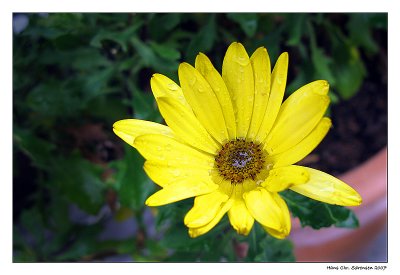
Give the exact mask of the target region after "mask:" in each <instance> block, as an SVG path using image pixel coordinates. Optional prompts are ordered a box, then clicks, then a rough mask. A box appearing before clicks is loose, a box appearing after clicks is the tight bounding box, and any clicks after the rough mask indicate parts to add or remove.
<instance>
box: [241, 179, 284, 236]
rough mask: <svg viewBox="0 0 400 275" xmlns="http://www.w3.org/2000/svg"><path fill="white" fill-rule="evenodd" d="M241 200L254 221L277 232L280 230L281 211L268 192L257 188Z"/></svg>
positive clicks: (244, 195)
mask: <svg viewBox="0 0 400 275" xmlns="http://www.w3.org/2000/svg"><path fill="white" fill-rule="evenodd" d="M243 198H244V201H245V203H246V207H247V209H248V210H249V212H250V214H251V215H252V216H253V217H254V219H256V221H258V222H259V223H261V224H262V225H263V226H267V227H270V228H275V229H277V230H280V229H281V228H282V224H281V220H282V218H281V216H282V213H281V209H280V207H279V205H278V204H277V203H276V201H275V200H274V197H273V196H272V194H271V193H270V192H269V191H267V190H265V189H264V188H261V187H259V188H257V189H255V190H253V191H250V192H247V193H244V194H243Z"/></svg>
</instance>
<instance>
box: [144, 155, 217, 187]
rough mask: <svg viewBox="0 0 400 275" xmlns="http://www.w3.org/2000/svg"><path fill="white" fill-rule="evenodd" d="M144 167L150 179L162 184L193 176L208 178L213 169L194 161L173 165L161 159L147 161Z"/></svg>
mask: <svg viewBox="0 0 400 275" xmlns="http://www.w3.org/2000/svg"><path fill="white" fill-rule="evenodd" d="M143 168H144V171H145V172H146V174H147V175H148V176H149V177H150V179H151V180H152V181H154V182H155V183H157V184H158V185H160V186H166V185H169V184H171V183H174V182H176V181H180V180H186V179H190V178H193V177H201V178H208V177H210V172H209V171H210V170H211V169H212V168H211V167H210V168H209V169H207V168H204V167H199V166H197V165H196V164H193V163H187V164H186V165H183V164H180V165H177V166H172V165H168V164H166V163H165V162H159V161H146V162H145V163H144V166H143Z"/></svg>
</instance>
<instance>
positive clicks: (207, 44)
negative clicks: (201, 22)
mask: <svg viewBox="0 0 400 275" xmlns="http://www.w3.org/2000/svg"><path fill="white" fill-rule="evenodd" d="M215 29H216V23H215V15H210V17H209V19H208V23H207V24H206V25H205V26H204V27H203V28H201V29H200V30H199V31H198V32H197V34H196V35H195V36H193V38H192V40H191V41H190V43H189V46H188V48H187V50H186V58H187V61H188V62H193V61H194V58H195V56H196V55H197V54H198V53H199V52H206V51H209V50H210V49H211V48H212V46H213V45H214V41H215V39H216V30H215Z"/></svg>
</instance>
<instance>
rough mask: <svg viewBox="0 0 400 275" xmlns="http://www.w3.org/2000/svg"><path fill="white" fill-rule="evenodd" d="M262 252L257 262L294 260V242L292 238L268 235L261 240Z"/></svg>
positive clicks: (255, 259)
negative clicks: (278, 237) (282, 238)
mask: <svg viewBox="0 0 400 275" xmlns="http://www.w3.org/2000/svg"><path fill="white" fill-rule="evenodd" d="M259 246H260V248H261V251H262V252H261V253H260V254H258V255H257V256H256V257H255V258H254V261H255V262H294V261H295V257H294V254H293V244H292V242H291V241H290V240H288V239H285V240H279V239H276V238H274V237H272V236H269V235H266V236H265V237H264V238H263V239H262V240H261V241H260V242H259Z"/></svg>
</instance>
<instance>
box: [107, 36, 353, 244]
mask: <svg viewBox="0 0 400 275" xmlns="http://www.w3.org/2000/svg"><path fill="white" fill-rule="evenodd" d="M287 69H288V54H287V53H283V54H281V55H280V56H279V58H278V61H277V62H276V65H275V67H274V69H273V70H272V73H271V67H270V59H269V56H268V53H267V50H266V49H265V48H263V47H261V48H258V49H257V50H256V51H255V52H254V53H253V54H252V56H251V57H250V58H249V56H248V55H247V53H246V50H245V49H244V47H243V46H242V44H240V43H232V44H231V45H230V46H229V48H228V50H227V52H226V55H225V58H224V61H223V65H222V76H221V75H220V74H219V73H218V72H217V70H216V69H215V68H214V66H213V65H212V63H211V62H210V60H209V59H208V58H207V57H206V56H205V55H204V54H202V53H200V54H199V55H198V56H197V58H196V61H195V67H192V66H191V65H189V64H188V63H182V64H181V65H180V66H179V70H178V73H179V82H180V86H178V85H177V84H176V83H175V82H174V81H172V80H171V79H169V78H167V77H166V76H163V75H161V74H155V75H153V77H152V78H151V89H152V91H153V94H154V97H155V99H156V101H157V104H158V108H159V110H160V112H161V114H162V116H163V117H164V119H165V121H166V124H167V125H168V126H165V125H161V124H158V123H154V122H150V121H144V120H137V119H125V120H120V121H118V122H116V123H115V124H114V132H115V134H117V135H118V136H119V137H120V138H122V139H123V140H124V141H125V142H127V143H128V144H130V145H132V146H133V147H135V148H136V149H137V150H138V151H139V152H140V153H141V154H142V155H143V157H144V158H145V159H146V162H145V164H144V169H145V171H146V173H147V175H148V176H149V177H150V178H151V179H152V180H153V181H154V182H155V183H157V184H158V185H160V186H161V187H162V189H161V190H159V191H157V192H156V193H155V194H153V195H152V196H150V197H149V198H148V199H147V201H146V204H147V205H149V206H159V205H164V204H168V203H172V202H176V201H179V200H183V199H186V198H190V197H195V199H194V206H193V208H192V209H191V210H190V211H189V212H188V213H187V214H186V216H185V218H184V223H185V225H186V226H187V227H188V228H189V235H190V236H191V237H197V236H199V235H202V234H205V233H206V232H208V231H209V230H211V229H212V228H213V227H214V226H215V225H216V224H217V223H218V222H219V221H220V220H221V218H222V217H223V216H224V215H225V214H226V213H227V214H228V217H229V221H230V223H231V225H232V227H233V228H234V229H235V230H236V231H237V232H238V233H240V234H243V235H247V234H248V233H249V232H250V230H251V228H252V226H253V224H254V220H256V221H257V222H259V223H260V224H261V225H262V226H263V228H264V229H265V230H266V231H267V232H268V233H269V234H271V235H272V236H274V237H276V238H284V237H286V236H287V235H288V234H289V232H290V228H291V221H290V214H289V210H288V207H287V205H286V203H285V201H284V200H283V199H282V198H281V197H280V195H279V192H281V191H283V190H285V189H291V190H293V191H295V192H297V193H300V194H302V195H304V196H307V197H309V198H312V199H315V200H318V201H322V202H325V203H330V204H337V205H343V206H354V205H359V204H360V203H361V197H360V195H359V194H358V193H357V192H356V191H355V190H354V189H352V188H351V187H350V186H348V185H347V184H345V183H344V182H342V181H340V180H339V179H337V178H335V177H333V176H331V175H328V174H326V173H323V172H321V171H318V170H315V169H312V168H307V167H303V166H297V165H293V164H294V163H296V162H298V161H300V160H301V159H303V158H304V157H305V156H307V155H308V154H309V153H310V152H311V151H312V150H313V149H314V148H315V147H316V146H317V145H318V144H319V143H320V142H321V140H322V139H323V138H324V137H325V135H326V134H327V132H328V130H329V128H330V126H331V121H330V119H329V118H327V117H324V114H325V111H326V109H327V107H328V105H329V97H328V95H327V94H328V90H329V85H328V83H327V82H326V81H325V80H317V81H314V82H311V83H309V84H307V85H305V86H303V87H301V88H300V89H298V90H297V91H296V92H294V93H293V94H292V95H291V96H289V97H288V99H287V100H286V101H285V102H284V103H283V104H281V103H282V99H283V96H284V91H285V86H286V76H287Z"/></svg>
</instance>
